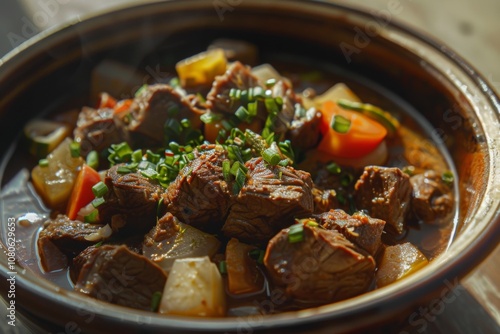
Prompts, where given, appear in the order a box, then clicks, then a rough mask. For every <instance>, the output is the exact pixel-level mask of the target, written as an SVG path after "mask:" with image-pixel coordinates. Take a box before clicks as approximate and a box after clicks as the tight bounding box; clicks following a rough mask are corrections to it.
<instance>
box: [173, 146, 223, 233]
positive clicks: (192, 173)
mask: <svg viewBox="0 0 500 334" xmlns="http://www.w3.org/2000/svg"><path fill="white" fill-rule="evenodd" d="M194 153H195V159H193V160H192V161H190V162H189V163H188V164H187V165H186V166H185V167H184V168H183V169H182V170H181V171H180V172H179V175H178V176H177V178H176V179H175V181H174V182H172V183H171V184H170V186H169V187H168V189H167V192H166V193H165V195H164V198H165V202H166V203H168V206H167V211H168V212H170V213H172V214H173V215H174V216H176V217H177V218H179V220H180V221H182V222H184V223H186V224H189V225H192V226H194V227H196V228H199V229H200V230H203V231H209V232H215V231H218V230H219V229H220V227H221V226H222V223H223V221H224V218H225V217H226V215H227V212H228V210H229V205H230V199H231V196H232V184H228V183H227V182H226V181H225V180H224V176H223V174H222V162H223V161H224V160H225V159H227V152H226V150H224V149H223V148H222V147H220V146H216V145H202V146H200V147H199V148H197V149H196V150H195V151H194Z"/></svg>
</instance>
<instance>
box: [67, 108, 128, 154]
mask: <svg viewBox="0 0 500 334" xmlns="http://www.w3.org/2000/svg"><path fill="white" fill-rule="evenodd" d="M74 138H75V141H77V142H79V143H80V146H81V153H82V155H86V154H88V153H89V152H90V151H92V150H97V151H102V150H105V149H107V148H108V147H109V146H110V145H111V144H117V143H120V142H122V141H124V140H125V139H126V133H125V130H124V129H123V128H122V127H120V123H119V122H117V120H116V119H115V117H114V115H113V109H108V108H103V109H92V108H88V107H84V108H82V111H81V112H80V114H79V115H78V121H77V123H76V128H75V130H74Z"/></svg>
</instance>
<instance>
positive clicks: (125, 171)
mask: <svg viewBox="0 0 500 334" xmlns="http://www.w3.org/2000/svg"><path fill="white" fill-rule="evenodd" d="M116 172H117V173H118V174H128V173H132V172H133V170H132V169H130V168H129V167H127V166H118V168H117V169H116Z"/></svg>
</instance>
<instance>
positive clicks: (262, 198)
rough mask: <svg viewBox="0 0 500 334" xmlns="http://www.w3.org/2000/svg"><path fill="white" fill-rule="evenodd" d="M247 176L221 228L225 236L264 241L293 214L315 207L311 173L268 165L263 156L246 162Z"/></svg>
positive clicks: (285, 224)
mask: <svg viewBox="0 0 500 334" xmlns="http://www.w3.org/2000/svg"><path fill="white" fill-rule="evenodd" d="M245 166H246V167H247V168H248V172H247V180H246V183H245V185H244V186H243V187H242V189H241V191H240V192H239V194H238V196H237V197H236V198H235V199H234V203H233V205H232V206H231V209H230V211H229V215H228V217H227V219H226V222H225V224H224V226H223V228H222V231H223V233H224V234H225V235H226V236H228V237H234V238H237V239H239V240H241V241H245V242H248V243H266V242H267V241H268V240H269V239H270V238H271V237H272V236H274V235H275V234H276V233H277V232H278V231H279V230H280V229H282V228H283V227H285V226H287V225H288V224H289V222H290V220H291V219H293V218H294V217H305V216H309V215H310V214H311V213H312V212H313V210H314V200H313V195H312V193H311V190H312V186H313V185H312V181H311V175H310V174H309V173H307V172H304V171H301V170H296V169H294V168H292V167H281V166H270V165H268V164H267V163H266V162H265V161H264V160H263V159H262V158H254V159H251V160H249V161H247V163H246V164H245Z"/></svg>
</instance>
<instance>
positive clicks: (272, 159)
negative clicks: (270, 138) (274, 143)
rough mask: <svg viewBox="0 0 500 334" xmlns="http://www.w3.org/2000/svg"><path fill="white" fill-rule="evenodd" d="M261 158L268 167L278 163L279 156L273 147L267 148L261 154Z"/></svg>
mask: <svg viewBox="0 0 500 334" xmlns="http://www.w3.org/2000/svg"><path fill="white" fill-rule="evenodd" d="M262 158H263V159H264V160H265V161H266V162H267V163H268V164H270V165H272V166H276V165H277V164H278V163H279V162H280V161H281V158H280V154H279V152H278V151H276V150H275V149H274V148H273V147H269V148H267V149H265V150H264V151H263V152H262Z"/></svg>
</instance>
